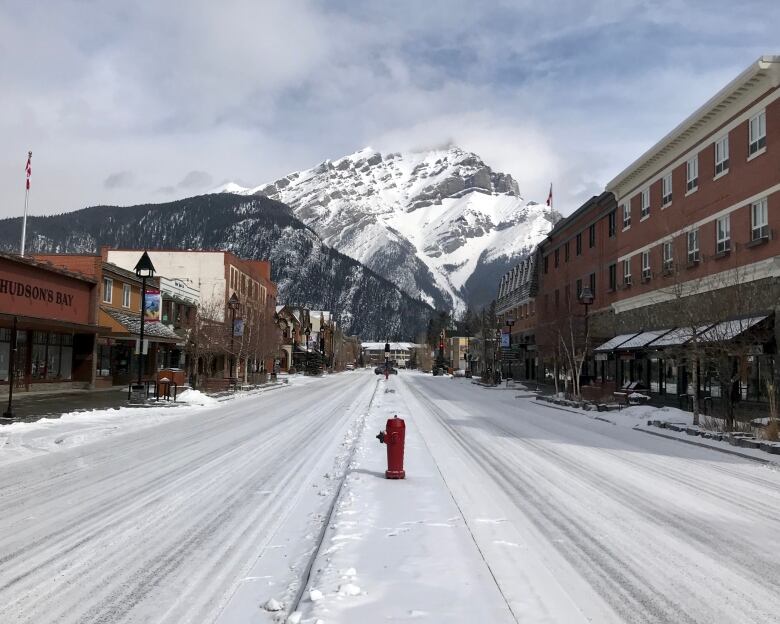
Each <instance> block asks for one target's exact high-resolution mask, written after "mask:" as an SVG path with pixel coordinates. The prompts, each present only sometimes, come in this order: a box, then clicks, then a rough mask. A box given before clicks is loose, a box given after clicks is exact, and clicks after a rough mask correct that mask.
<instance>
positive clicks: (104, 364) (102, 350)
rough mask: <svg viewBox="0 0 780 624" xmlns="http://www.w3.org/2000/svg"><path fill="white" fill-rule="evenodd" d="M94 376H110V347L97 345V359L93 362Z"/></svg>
mask: <svg viewBox="0 0 780 624" xmlns="http://www.w3.org/2000/svg"><path fill="white" fill-rule="evenodd" d="M95 363H96V368H95V374H97V375H98V376H99V377H108V376H109V375H110V374H111V347H110V346H108V345H104V344H99V345H98V350H97V359H96V360H95Z"/></svg>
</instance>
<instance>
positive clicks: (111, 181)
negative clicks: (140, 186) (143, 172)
mask: <svg viewBox="0 0 780 624" xmlns="http://www.w3.org/2000/svg"><path fill="white" fill-rule="evenodd" d="M133 182H135V176H134V175H133V172H132V171H117V172H116V173H112V174H111V175H109V176H108V177H107V178H106V179H105V180H103V186H104V187H105V188H107V189H121V188H128V187H130V186H132V185H133Z"/></svg>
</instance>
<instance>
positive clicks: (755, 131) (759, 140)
mask: <svg viewBox="0 0 780 624" xmlns="http://www.w3.org/2000/svg"><path fill="white" fill-rule="evenodd" d="M749 141H750V142H749V145H748V156H752V155H753V154H755V153H756V152H757V151H758V150H760V149H761V148H763V147H766V111H761V112H760V113H759V114H758V115H756V116H755V117H753V118H752V119H751V120H750V138H749Z"/></svg>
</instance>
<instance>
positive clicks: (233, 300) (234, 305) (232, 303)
mask: <svg viewBox="0 0 780 624" xmlns="http://www.w3.org/2000/svg"><path fill="white" fill-rule="evenodd" d="M239 305H240V302H239V301H238V297H237V296H236V293H233V294H232V295H230V299H228V308H230V380H231V382H232V381H233V371H234V370H235V368H234V367H235V363H236V361H235V357H234V355H233V338H234V336H235V335H236V310H238V306H239ZM223 370H224V369H223Z"/></svg>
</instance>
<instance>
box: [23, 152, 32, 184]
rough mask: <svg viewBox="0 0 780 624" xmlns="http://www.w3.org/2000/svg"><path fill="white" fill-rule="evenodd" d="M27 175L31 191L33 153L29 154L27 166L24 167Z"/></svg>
mask: <svg viewBox="0 0 780 624" xmlns="http://www.w3.org/2000/svg"><path fill="white" fill-rule="evenodd" d="M24 170H25V172H26V173H27V190H28V191H29V190H30V176H31V175H32V152H27V164H26V165H25V167H24Z"/></svg>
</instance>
